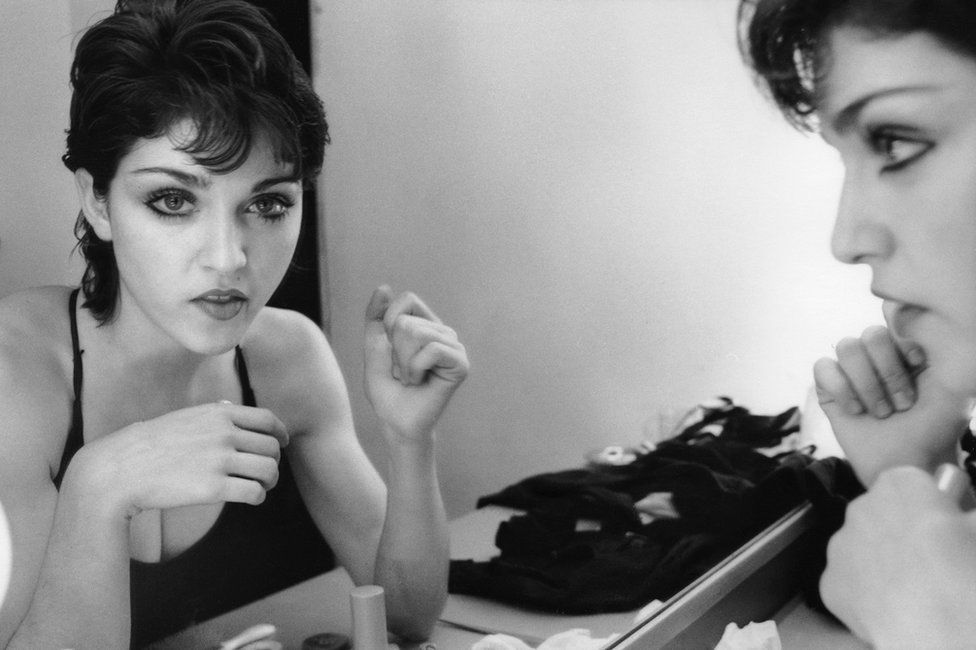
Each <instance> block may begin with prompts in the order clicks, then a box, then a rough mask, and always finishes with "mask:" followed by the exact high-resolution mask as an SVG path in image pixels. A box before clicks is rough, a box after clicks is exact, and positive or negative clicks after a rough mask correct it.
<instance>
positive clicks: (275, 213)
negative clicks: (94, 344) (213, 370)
mask: <svg viewBox="0 0 976 650" xmlns="http://www.w3.org/2000/svg"><path fill="white" fill-rule="evenodd" d="M190 128H192V127H191V126H190V125H189V124H188V123H182V124H180V125H177V127H176V128H174V129H173V130H171V132H170V134H169V135H167V136H163V137H158V138H154V139H151V140H140V141H138V142H137V143H136V145H135V146H134V147H133V148H132V150H131V151H130V152H129V153H128V154H127V155H126V156H125V157H124V158H122V160H121V161H120V164H119V167H118V171H117V172H116V175H115V177H114V178H113V179H112V181H111V183H110V185H109V190H108V194H107V197H106V198H105V200H104V201H102V204H103V206H104V208H105V210H104V213H105V215H106V218H105V219H104V220H103V221H102V223H101V229H102V230H105V229H107V230H108V233H107V234H108V236H109V237H111V239H112V242H113V246H114V250H115V257H116V261H117V264H118V268H119V277H120V285H121V286H120V295H119V304H118V315H117V321H116V322H117V323H118V324H119V325H120V326H122V327H128V328H130V330H131V328H135V329H136V331H141V332H143V333H144V334H145V335H146V336H147V337H149V339H148V340H158V336H159V333H160V332H161V333H163V334H165V335H166V336H168V337H169V338H170V339H171V340H173V341H175V342H176V343H178V344H179V345H181V346H183V347H184V348H186V349H188V350H191V351H193V352H197V353H201V354H215V353H219V352H222V351H226V350H228V349H231V348H232V347H233V346H234V345H236V344H238V343H239V342H240V341H241V339H242V338H243V336H244V333H245V331H246V329H247V327H248V326H249V325H250V323H251V322H252V321H253V319H254V317H255V316H256V314H257V313H258V311H260V309H261V308H262V307H263V306H264V305H265V303H267V301H268V299H269V298H270V297H271V294H272V293H273V292H274V290H275V289H276V288H277V286H278V284H279V283H280V282H281V280H282V278H283V277H284V274H285V272H286V271H287V269H288V266H289V264H290V263H291V259H292V255H293V253H294V251H295V246H296V243H297V241H298V235H299V232H300V226H301V217H302V212H301V211H302V208H301V195H302V185H301V181H300V179H297V178H295V177H294V171H293V165H291V164H285V163H281V162H278V161H276V160H275V158H274V155H273V154H272V152H271V150H270V148H269V146H268V144H267V141H266V140H265V139H263V138H259V139H257V140H256V141H255V143H254V147H253V148H252V151H251V154H250V156H249V157H248V159H247V161H246V162H245V163H244V165H242V166H241V167H239V168H238V169H236V170H234V171H231V172H228V173H214V172H211V171H210V170H208V169H207V168H205V167H202V166H200V165H198V164H197V163H196V162H194V160H193V158H192V157H191V156H190V155H188V154H186V153H184V152H182V151H179V150H178V149H177V148H176V147H177V146H178V144H179V143H180V142H181V141H184V140H182V139H181V135H186V134H187V133H189V132H188V131H187V129H190ZM93 225H94V224H93ZM96 231H98V228H96ZM99 235H100V236H101V235H102V232H99ZM103 238H105V237H103Z"/></svg>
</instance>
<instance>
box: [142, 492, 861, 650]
mask: <svg viewBox="0 0 976 650" xmlns="http://www.w3.org/2000/svg"><path fill="white" fill-rule="evenodd" d="M510 514H511V511H510V510H508V509H505V508H498V507H494V506H491V507H486V508H482V509H480V510H476V511H474V512H471V513H468V514H466V515H464V516H462V517H459V518H458V519H456V520H454V521H452V522H451V557H453V558H458V559H475V560H486V559H488V558H489V557H491V556H493V555H495V554H497V550H496V549H495V548H494V546H493V543H492V542H493V540H494V536H495V531H496V529H497V526H498V523H499V522H500V521H502V520H503V519H506V518H507V517H508V516H509V515H510ZM352 587H353V584H352V581H351V580H350V579H349V576H348V574H346V572H345V571H344V570H343V569H335V570H333V571H329V572H327V573H324V574H322V575H319V576H316V577H314V578H311V579H309V580H306V581H305V582H301V583H299V584H297V585H294V586H292V587H289V588H287V589H284V590H282V591H279V592H277V593H274V594H272V595H270V596H268V597H265V598H262V599H260V600H257V601H254V602H252V603H249V604H247V605H245V606H243V607H241V608H239V609H236V610H233V611H231V612H228V613H226V614H223V615H221V616H218V617H216V618H214V619H211V620H209V621H206V622H204V623H201V624H199V625H196V626H194V627H192V628H189V629H187V630H184V631H182V632H179V633H177V634H175V635H173V636H171V637H168V638H167V639H164V640H163V641H160V642H158V643H156V644H154V645H153V646H152V648H153V649H154V650H193V649H200V650H205V649H208V648H212V647H215V646H217V645H219V643H220V641H221V640H223V639H228V638H231V637H233V636H234V635H236V634H237V633H239V632H240V631H242V630H244V629H245V628H248V627H250V626H252V625H256V624H258V623H271V624H273V625H275V626H276V627H277V628H278V633H277V636H276V637H275V638H276V639H277V640H278V641H279V642H281V643H282V644H283V645H284V647H285V650H300V649H301V647H302V640H303V639H305V638H306V637H309V636H311V635H313V634H317V633H320V632H338V633H341V634H346V635H349V634H350V630H351V629H352V617H351V611H350V606H349V591H350V590H351V589H352ZM635 616H636V612H625V613H619V614H600V615H593V616H559V615H554V614H553V615H550V614H542V613H535V612H527V611H525V610H520V609H517V608H514V607H510V606H507V605H504V604H501V603H496V602H492V601H487V600H483V599H479V598H473V597H468V596H460V595H455V594H451V595H450V596H449V597H448V602H447V605H446V607H445V609H444V612H443V614H442V616H441V620H440V621H439V622H438V624H437V626H436V627H435V629H434V633H433V635H432V637H431V639H430V641H431V643H433V644H434V645H436V647H437V648H438V649H439V650H454V649H455V648H470V647H471V645H472V644H473V643H475V642H476V641H478V640H479V639H481V638H483V637H484V636H485V635H486V634H489V633H494V632H501V633H506V634H511V635H513V636H518V637H521V638H523V639H524V640H525V641H526V642H527V643H528V644H529V645H530V646H533V647H535V646H536V645H538V644H539V643H541V641H542V640H543V639H545V638H547V637H549V636H551V635H553V634H556V633H557V632H562V631H565V630H568V629H574V628H584V629H588V630H590V631H591V633H592V635H593V636H594V637H601V638H602V637H608V636H610V635H611V634H613V633H615V632H622V631H624V630H626V629H629V628H631V627H633V625H634V621H635ZM775 619H776V621H777V627H778V629H779V633H780V638H781V639H782V641H783V647H784V648H787V649H790V648H830V649H831V650H864V649H865V648H866V647H867V646H865V645H863V644H862V643H860V642H859V641H858V640H857V639H856V638H854V637H853V636H852V635H851V634H850V633H849V632H847V631H846V630H845V629H844V628H843V627H842V626H840V625H838V624H837V623H835V622H833V621H831V620H829V619H828V618H826V617H824V616H822V615H820V614H819V613H817V612H815V611H813V610H811V609H810V608H808V607H807V606H806V605H804V604H803V603H802V602H800V601H799V600H798V599H797V600H794V601H791V602H790V603H788V604H787V605H785V606H784V607H783V608H782V610H781V611H780V612H779V613H778V614H777V615H776V617H775ZM465 628H467V629H465ZM410 647H413V648H416V647H418V646H410ZM420 647H423V645H421V646H420Z"/></svg>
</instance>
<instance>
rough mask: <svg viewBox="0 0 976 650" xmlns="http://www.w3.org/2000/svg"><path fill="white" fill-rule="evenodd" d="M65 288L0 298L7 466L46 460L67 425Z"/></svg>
mask: <svg viewBox="0 0 976 650" xmlns="http://www.w3.org/2000/svg"><path fill="white" fill-rule="evenodd" d="M70 292H71V288H70V287H41V288H37V289H29V290H25V291H21V292H17V293H14V294H10V295H8V296H5V297H4V298H2V299H0V410H2V412H3V413H4V416H3V419H2V421H0V448H2V449H3V450H4V454H3V455H4V457H5V458H6V460H8V461H9V463H5V466H9V467H8V469H13V468H18V467H19V468H21V469H25V470H28V469H30V470H32V469H43V468H41V467H40V465H41V464H43V465H49V464H50V462H51V459H52V458H54V456H56V455H57V453H58V452H59V450H60V447H61V444H62V443H63V436H64V434H65V432H66V431H67V427H68V426H69V424H70V413H71V399H72V397H73V389H72V385H71V329H70V320H69V314H68V297H69V295H70ZM31 461H34V462H31Z"/></svg>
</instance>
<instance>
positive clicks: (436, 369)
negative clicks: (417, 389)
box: [407, 341, 469, 384]
mask: <svg viewBox="0 0 976 650" xmlns="http://www.w3.org/2000/svg"><path fill="white" fill-rule="evenodd" d="M407 369H408V372H407V377H408V378H409V379H410V380H411V381H417V379H418V378H419V381H421V382H422V381H425V380H426V378H428V377H429V376H431V375H433V376H434V377H439V378H440V379H443V380H445V381H449V382H452V383H455V384H460V383H461V382H462V381H463V380H464V378H465V377H467V376H468V369H469V363H468V357H467V354H466V353H465V351H464V346H462V345H460V344H458V346H450V345H447V344H444V343H441V342H439V341H435V342H432V343H429V344H427V345H425V346H424V347H422V348H421V349H420V350H419V351H418V352H417V354H415V355H414V356H413V357H412V358H411V359H410V361H409V362H408V364H407Z"/></svg>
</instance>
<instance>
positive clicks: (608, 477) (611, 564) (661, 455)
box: [449, 403, 859, 614]
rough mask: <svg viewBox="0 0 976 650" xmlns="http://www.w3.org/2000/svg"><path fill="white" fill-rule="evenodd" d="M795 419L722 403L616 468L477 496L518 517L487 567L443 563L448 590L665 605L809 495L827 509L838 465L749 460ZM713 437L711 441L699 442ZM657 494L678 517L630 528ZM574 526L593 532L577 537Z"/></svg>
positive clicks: (569, 607)
mask: <svg viewBox="0 0 976 650" xmlns="http://www.w3.org/2000/svg"><path fill="white" fill-rule="evenodd" d="M797 415H798V411H797V409H796V408H792V409H788V410H787V411H784V412H783V413H781V414H779V415H776V416H757V415H754V414H751V413H749V412H748V410H746V409H744V408H742V407H739V406H732V405H731V403H729V405H728V406H727V407H725V408H716V409H712V410H710V411H708V412H706V413H705V416H704V417H703V418H702V420H701V421H700V422H698V423H696V424H694V425H692V426H689V427H688V428H686V429H685V430H684V431H683V432H682V433H681V434H680V435H679V436H677V437H675V438H674V439H672V440H669V441H666V442H664V443H661V444H660V445H658V446H657V448H656V449H654V450H653V451H650V452H649V453H646V454H644V455H640V456H638V457H637V459H636V460H634V461H633V462H631V463H629V464H627V465H620V466H590V467H586V468H580V469H570V470H565V471H560V472H551V473H545V474H539V475H536V476H532V477H529V478H526V479H524V480H522V481H520V482H518V483H516V484H514V485H511V486H508V487H506V488H505V489H503V490H501V491H499V492H497V493H495V494H491V495H488V496H485V497H482V498H481V499H479V501H478V507H483V506H485V505H492V504H493V505H501V506H508V507H511V508H516V509H519V510H524V511H525V514H519V515H515V516H513V517H511V518H510V519H509V520H508V521H505V522H502V523H501V524H500V526H499V528H498V532H497V535H496V538H495V543H496V546H497V547H498V549H499V551H500V554H499V555H498V556H496V557H494V558H492V559H491V560H488V561H486V562H475V561H472V560H452V562H451V572H450V585H449V589H450V591H451V592H452V593H456V594H467V595H473V596H480V597H484V598H490V599H494V600H498V601H501V602H506V603H509V604H513V605H517V606H520V607H525V608H528V609H535V610H541V611H547V612H555V613H561V614H592V613H600V612H614V611H627V610H632V609H636V608H638V607H641V606H643V605H645V604H647V603H648V602H650V601H651V600H653V599H660V600H666V599H667V598H669V597H670V596H672V595H673V594H675V593H676V592H677V591H679V590H680V589H681V588H683V587H684V586H686V585H687V584H689V583H690V582H691V581H693V580H694V579H695V578H697V577H699V576H701V575H702V574H704V573H705V572H706V571H708V570H709V569H710V568H712V567H713V566H715V565H716V564H717V563H718V562H719V561H721V560H722V559H723V558H725V557H726V556H728V555H729V553H731V552H732V551H733V550H735V549H736V548H737V547H739V546H740V545H741V544H742V543H744V542H745V541H747V540H748V539H749V538H751V537H752V536H754V535H755V534H757V533H758V532H759V531H761V530H762V529H763V528H765V527H767V526H768V525H770V524H772V523H773V522H775V521H776V520H777V519H779V518H780V517H781V516H783V515H784V514H786V513H787V512H789V511H790V510H791V509H792V508H793V507H795V506H797V505H799V504H800V503H802V502H803V501H804V499H806V498H810V497H809V495H810V493H815V494H816V495H817V496H818V497H820V499H819V500H820V502H821V503H822V504H826V503H827V502H828V501H829V500H830V498H833V497H831V496H830V495H831V494H833V493H832V492H831V490H832V489H833V488H834V487H835V485H834V484H833V482H832V481H833V477H834V476H835V472H836V468H835V467H834V465H835V464H836V463H837V462H839V463H841V464H843V463H844V461H837V459H827V461H815V460H814V459H813V458H812V457H811V456H810V455H809V454H807V453H804V452H802V451H797V452H791V453H788V454H785V455H782V456H779V457H769V456H767V455H764V454H762V453H760V452H759V451H757V449H758V448H762V447H772V446H775V445H776V444H777V443H778V442H779V441H780V440H781V439H782V438H784V437H785V436H787V435H789V434H791V433H794V432H796V431H797V429H798V427H797V422H798V417H797ZM716 426H718V427H720V430H721V433H720V435H714V434H713V433H707V432H711V431H714V430H715V428H716ZM855 484H856V481H855ZM858 487H859V485H858ZM660 492H668V493H671V494H672V495H673V497H672V502H673V505H674V508H675V510H676V511H677V512H678V513H679V517H678V518H675V519H661V518H658V519H655V520H653V521H651V522H650V523H648V524H642V523H641V520H640V518H639V515H638V512H637V511H636V510H635V507H634V504H635V503H636V502H637V501H639V500H640V499H642V498H644V497H645V496H646V495H648V494H650V493H660ZM842 502H844V500H843V499H840V500H839V501H838V502H836V503H832V504H830V505H833V506H837V505H838V504H840V503H842ZM835 510H836V509H835ZM581 519H582V520H596V521H599V522H600V529H599V530H577V521H578V520H581ZM841 521H842V508H841ZM838 525H839V524H838ZM825 530H826V528H825ZM834 530H836V527H835V528H834ZM830 532H832V530H831V531H830ZM825 534H826V535H827V536H829V533H825ZM825 539H826V537H824V540H825ZM819 570H822V564H821V565H820V566H819V568H818V567H817V566H816V558H814V561H813V566H812V567H809V568H808V569H806V570H805V571H806V574H805V582H807V584H815V576H814V574H816V576H819Z"/></svg>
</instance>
